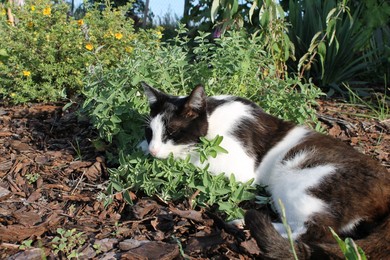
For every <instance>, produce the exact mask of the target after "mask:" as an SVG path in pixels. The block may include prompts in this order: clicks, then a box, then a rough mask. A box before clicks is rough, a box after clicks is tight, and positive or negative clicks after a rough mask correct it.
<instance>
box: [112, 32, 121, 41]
mask: <svg viewBox="0 0 390 260" xmlns="http://www.w3.org/2000/svg"><path fill="white" fill-rule="evenodd" d="M114 36H115V38H116V39H117V40H120V39H122V37H123V34H121V33H120V32H119V33H115V34H114Z"/></svg>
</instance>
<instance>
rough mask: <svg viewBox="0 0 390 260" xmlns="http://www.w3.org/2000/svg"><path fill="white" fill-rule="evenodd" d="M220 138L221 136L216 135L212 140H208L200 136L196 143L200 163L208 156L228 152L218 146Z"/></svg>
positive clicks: (221, 138)
mask: <svg viewBox="0 0 390 260" xmlns="http://www.w3.org/2000/svg"><path fill="white" fill-rule="evenodd" d="M222 140H223V136H219V135H217V136H216V137H215V138H214V139H213V140H208V139H206V138H204V137H201V138H200V144H199V145H198V148H197V151H198V153H199V157H200V162H201V163H204V162H205V161H207V158H208V157H209V156H211V157H213V158H215V157H217V154H218V153H228V151H226V150H225V149H224V148H223V147H221V146H220V144H221V142H222Z"/></svg>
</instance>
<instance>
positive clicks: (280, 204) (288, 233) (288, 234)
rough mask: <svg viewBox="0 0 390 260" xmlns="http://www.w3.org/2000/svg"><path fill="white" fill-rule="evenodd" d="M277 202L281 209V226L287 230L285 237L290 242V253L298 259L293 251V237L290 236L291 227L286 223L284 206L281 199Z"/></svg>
mask: <svg viewBox="0 0 390 260" xmlns="http://www.w3.org/2000/svg"><path fill="white" fill-rule="evenodd" d="M278 203H279V207H280V211H281V212H280V215H281V218H282V223H283V226H284V228H285V229H286V232H287V239H288V241H289V242H290V248H291V251H292V254H293V256H294V259H295V260H298V256H297V253H296V252H295V247H294V239H293V237H292V232H291V227H290V226H289V225H288V223H287V216H286V208H285V207H284V204H283V202H282V200H281V199H279V200H278Z"/></svg>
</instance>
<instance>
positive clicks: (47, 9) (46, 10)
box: [42, 6, 51, 16]
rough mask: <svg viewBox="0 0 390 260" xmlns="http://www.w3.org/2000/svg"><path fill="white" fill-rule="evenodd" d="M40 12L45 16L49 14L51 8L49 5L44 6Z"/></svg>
mask: <svg viewBox="0 0 390 260" xmlns="http://www.w3.org/2000/svg"><path fill="white" fill-rule="evenodd" d="M42 14H43V15H45V16H50V15H51V8H50V7H49V6H48V7H46V8H44V9H43V12H42Z"/></svg>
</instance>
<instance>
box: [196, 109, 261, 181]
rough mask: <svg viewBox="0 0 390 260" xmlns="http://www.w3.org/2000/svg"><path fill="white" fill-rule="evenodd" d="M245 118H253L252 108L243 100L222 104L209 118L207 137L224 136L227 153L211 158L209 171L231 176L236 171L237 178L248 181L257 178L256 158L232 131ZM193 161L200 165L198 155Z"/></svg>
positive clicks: (223, 145) (223, 143) (223, 142)
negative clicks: (252, 156) (250, 154)
mask: <svg viewBox="0 0 390 260" xmlns="http://www.w3.org/2000/svg"><path fill="white" fill-rule="evenodd" d="M244 118H252V116H251V114H250V108H249V107H248V106H246V105H244V104H243V103H241V102H230V103H226V104H223V105H221V106H220V107H218V109H216V110H215V111H214V112H213V113H212V114H210V116H209V118H208V122H209V128H208V133H207V135H206V138H208V139H213V138H215V136H217V135H220V136H223V141H222V143H221V146H222V147H223V148H225V149H226V150H227V151H228V153H227V154H223V153H221V154H218V155H217V157H216V158H209V159H208V161H207V163H208V164H209V171H210V172H212V173H214V174H219V173H225V175H226V176H230V175H231V174H233V173H234V176H235V178H236V180H238V181H241V182H246V181H248V180H250V179H252V178H255V160H254V158H251V157H250V156H249V155H248V154H247V153H246V151H245V149H244V147H242V145H241V144H240V143H239V141H238V140H237V138H236V137H235V136H234V135H233V133H232V126H235V125H237V124H238V123H239V121H240V120H242V119H244ZM192 162H193V163H194V164H195V165H198V166H201V167H202V166H204V165H202V164H201V163H200V161H199V158H198V156H193V158H192Z"/></svg>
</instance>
